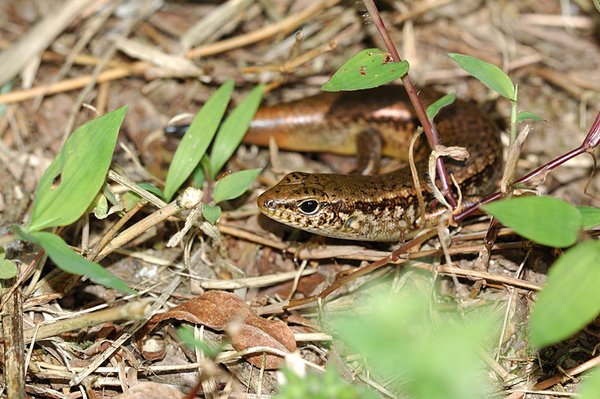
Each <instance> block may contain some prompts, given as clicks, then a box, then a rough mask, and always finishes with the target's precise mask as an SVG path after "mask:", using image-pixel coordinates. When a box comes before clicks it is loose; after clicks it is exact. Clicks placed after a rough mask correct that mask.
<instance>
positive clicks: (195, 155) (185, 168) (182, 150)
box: [165, 80, 233, 202]
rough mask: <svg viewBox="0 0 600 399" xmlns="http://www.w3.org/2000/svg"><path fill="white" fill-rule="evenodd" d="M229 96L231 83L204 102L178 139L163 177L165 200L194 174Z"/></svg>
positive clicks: (228, 82) (231, 87)
mask: <svg viewBox="0 0 600 399" xmlns="http://www.w3.org/2000/svg"><path fill="white" fill-rule="evenodd" d="M232 92H233V81H232V80H228V81H227V82H225V83H224V84H223V85H221V87H219V89H218V90H217V91H216V92H215V93H214V94H213V95H212V96H210V98H209V99H208V101H207V102H206V103H205V104H204V106H203V107H202V109H200V111H199V112H198V113H197V114H196V117H194V120H193V121H192V124H191V125H190V127H189V128H188V130H187V132H186V134H185V135H184V136H183V138H182V139H181V142H180V143H179V146H177V151H175V156H174V157H173V161H172V162H171V166H170V167H169V171H168V173H167V181H166V183H165V198H166V200H167V202H168V201H171V198H173V194H175V192H176V191H177V189H179V187H181V185H182V184H183V182H185V181H186V179H187V178H188V177H189V176H190V174H191V173H192V172H193V171H194V169H195V168H196V166H197V165H198V163H199V162H200V159H202V157H203V156H204V153H205V152H206V149H207V148H208V146H209V145H210V142H211V141H212V139H213V137H214V135H215V133H216V131H217V128H218V127H219V123H220V122H221V119H222V118H223V115H224V114H225V110H226V109H227V104H229V100H230V99H231V93H232Z"/></svg>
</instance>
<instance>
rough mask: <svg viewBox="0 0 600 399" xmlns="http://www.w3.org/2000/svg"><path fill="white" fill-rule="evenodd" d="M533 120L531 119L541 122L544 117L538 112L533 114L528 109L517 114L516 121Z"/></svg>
mask: <svg viewBox="0 0 600 399" xmlns="http://www.w3.org/2000/svg"><path fill="white" fill-rule="evenodd" d="M528 119H529V120H533V121H537V122H542V121H544V118H542V117H541V116H539V115H538V114H534V113H533V112H529V111H521V112H519V113H518V114H517V122H522V121H524V120H528Z"/></svg>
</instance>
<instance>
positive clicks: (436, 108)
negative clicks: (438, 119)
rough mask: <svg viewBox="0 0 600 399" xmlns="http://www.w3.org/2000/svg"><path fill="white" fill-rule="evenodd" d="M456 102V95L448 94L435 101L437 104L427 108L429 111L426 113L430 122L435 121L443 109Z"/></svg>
mask: <svg viewBox="0 0 600 399" xmlns="http://www.w3.org/2000/svg"><path fill="white" fill-rule="evenodd" d="M454 100H456V94H455V93H450V94H446V95H445V96H444V97H442V98H439V99H437V100H435V102H434V103H433V104H431V105H430V106H429V107H427V110H426V111H425V112H426V113H427V117H428V118H429V120H433V118H435V116H436V115H437V114H438V112H440V110H441V109H442V108H444V107H447V106H448V105H450V104H452V103H453V102H454Z"/></svg>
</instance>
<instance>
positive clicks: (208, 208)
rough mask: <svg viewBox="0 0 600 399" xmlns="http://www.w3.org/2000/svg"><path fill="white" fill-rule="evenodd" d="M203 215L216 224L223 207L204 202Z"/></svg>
mask: <svg viewBox="0 0 600 399" xmlns="http://www.w3.org/2000/svg"><path fill="white" fill-rule="evenodd" d="M202 216H204V219H206V220H208V222H209V223H212V224H215V223H217V220H219V216H221V207H220V206H217V205H208V204H204V205H203V206H202Z"/></svg>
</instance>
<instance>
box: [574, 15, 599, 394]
mask: <svg viewBox="0 0 600 399" xmlns="http://www.w3.org/2000/svg"><path fill="white" fill-rule="evenodd" d="M598 11H600V10H598ZM598 392H600V367H598V366H596V367H595V368H594V369H592V371H591V372H590V373H588V374H586V375H585V377H584V378H583V381H582V382H581V392H580V393H579V399H598Z"/></svg>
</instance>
